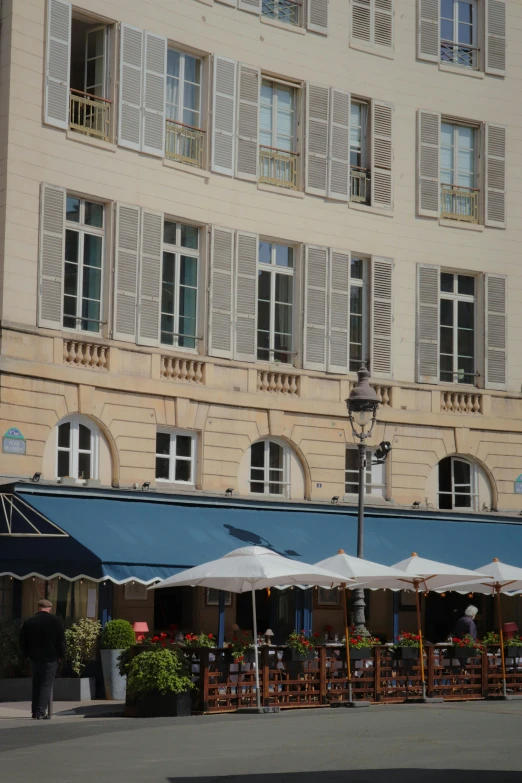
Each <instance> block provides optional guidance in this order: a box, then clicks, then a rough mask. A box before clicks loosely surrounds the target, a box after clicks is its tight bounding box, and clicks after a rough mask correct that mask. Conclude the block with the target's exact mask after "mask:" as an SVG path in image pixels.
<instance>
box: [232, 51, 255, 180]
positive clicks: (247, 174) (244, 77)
mask: <svg viewBox="0 0 522 783" xmlns="http://www.w3.org/2000/svg"><path fill="white" fill-rule="evenodd" d="M238 82H239V90H238V111H237V150H236V177H237V178H238V179H247V180H251V181H253V182H255V181H256V180H257V176H258V174H257V171H258V160H259V89H260V83H261V72H260V70H259V68H251V67H250V66H248V65H243V64H242V63H240V64H239V67H238Z"/></svg>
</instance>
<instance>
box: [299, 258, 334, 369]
mask: <svg viewBox="0 0 522 783" xmlns="http://www.w3.org/2000/svg"><path fill="white" fill-rule="evenodd" d="M327 280H328V248H327V247H317V246H315V245H306V247H305V308H304V340H303V342H304V352H303V354H304V357H303V367H304V368H305V370H322V371H323V372H324V371H325V370H326V312H327V310H326V300H327Z"/></svg>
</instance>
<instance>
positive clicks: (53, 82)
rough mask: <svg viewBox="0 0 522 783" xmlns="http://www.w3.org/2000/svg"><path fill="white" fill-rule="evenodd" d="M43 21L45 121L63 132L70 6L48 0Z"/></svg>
mask: <svg viewBox="0 0 522 783" xmlns="http://www.w3.org/2000/svg"><path fill="white" fill-rule="evenodd" d="M46 21H47V31H46V35H47V38H46V44H45V91H44V121H45V122H46V123H48V124H49V125H55V126H56V127H57V128H63V129H64V130H65V129H67V128H68V127H69V73H70V62H71V4H70V3H66V2H64V0H49V1H48V3H47V20H46Z"/></svg>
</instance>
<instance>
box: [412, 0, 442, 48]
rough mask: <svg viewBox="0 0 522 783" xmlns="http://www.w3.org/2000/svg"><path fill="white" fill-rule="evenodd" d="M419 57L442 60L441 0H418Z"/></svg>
mask: <svg viewBox="0 0 522 783" xmlns="http://www.w3.org/2000/svg"><path fill="white" fill-rule="evenodd" d="M417 19H418V25H419V28H418V31H417V57H418V58H419V60H429V62H434V63H438V62H439V60H440V0H418V12H417Z"/></svg>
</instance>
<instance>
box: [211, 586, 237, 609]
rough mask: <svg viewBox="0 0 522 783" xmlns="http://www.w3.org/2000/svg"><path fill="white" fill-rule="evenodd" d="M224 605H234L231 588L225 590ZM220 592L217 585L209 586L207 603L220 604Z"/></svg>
mask: <svg viewBox="0 0 522 783" xmlns="http://www.w3.org/2000/svg"><path fill="white" fill-rule="evenodd" d="M223 592H224V596H223V597H224V605H225V606H232V593H231V592H230V590H224V591H223ZM219 593H220V591H219V590H217V589H216V588H215V587H207V596H206V598H207V600H206V604H207V606H219Z"/></svg>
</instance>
